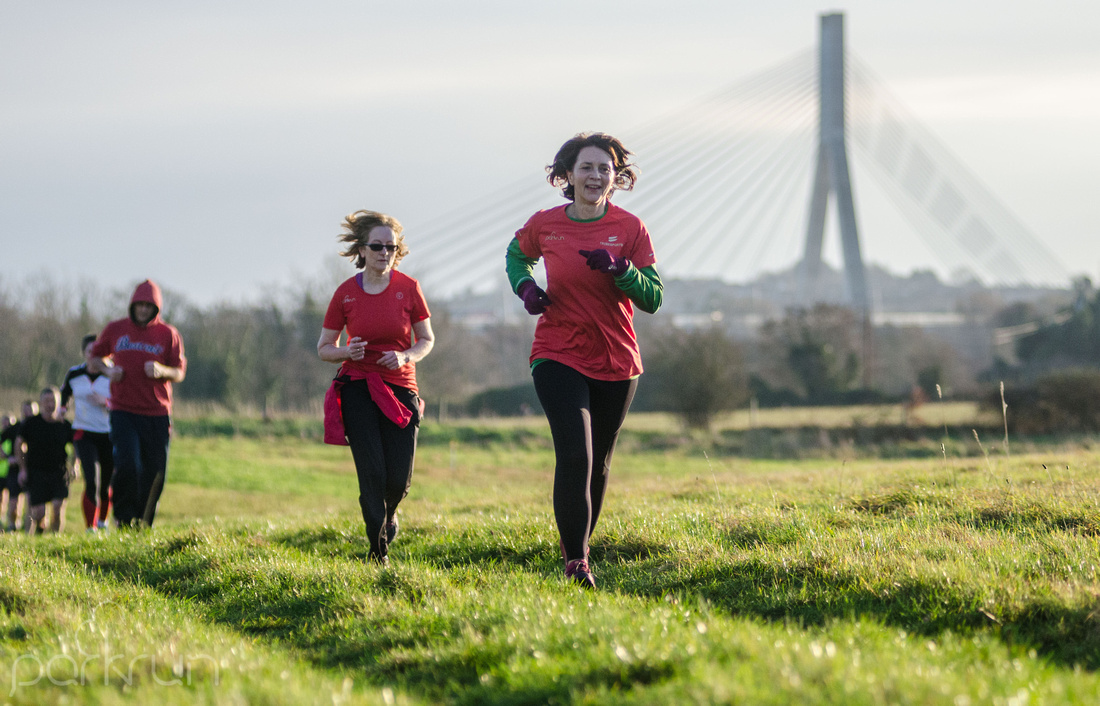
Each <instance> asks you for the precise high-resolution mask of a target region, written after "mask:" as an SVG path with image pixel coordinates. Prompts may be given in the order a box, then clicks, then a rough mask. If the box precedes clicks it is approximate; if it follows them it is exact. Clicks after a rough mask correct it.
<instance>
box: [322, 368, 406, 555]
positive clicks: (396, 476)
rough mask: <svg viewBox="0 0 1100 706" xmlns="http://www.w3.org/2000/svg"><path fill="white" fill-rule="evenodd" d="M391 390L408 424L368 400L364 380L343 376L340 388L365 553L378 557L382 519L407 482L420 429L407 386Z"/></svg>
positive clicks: (383, 547)
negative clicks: (363, 526) (346, 379)
mask: <svg viewBox="0 0 1100 706" xmlns="http://www.w3.org/2000/svg"><path fill="white" fill-rule="evenodd" d="M390 389H392V390H393V394H394V395H395V396H396V397H397V399H398V401H399V402H401V404H403V405H405V406H406V407H407V408H408V409H409V410H410V411H411V412H412V413H413V418H412V419H411V420H409V424H408V426H406V427H405V428H401V427H399V426H397V425H396V424H394V423H393V422H391V421H390V420H389V419H388V418H386V416H385V415H384V414H382V410H380V409H379V408H378V405H376V404H375V403H374V400H372V399H371V397H370V389H369V388H368V387H367V381H366V380H353V381H351V382H347V383H345V384H344V386H343V387H342V388H341V389H340V402H341V411H342V412H343V417H344V433H345V434H346V435H347V438H348V444H349V445H350V446H351V455H352V458H353V459H354V460H355V474H356V475H357V476H359V507H360V508H361V509H362V511H363V522H364V523H366V526H367V539H368V540H370V553H371V556H372V557H373V558H375V559H383V558H385V557H386V555H387V554H388V553H389V547H388V545H387V543H386V525H387V524H388V523H389V522H392V521H393V514H394V513H395V512H396V511H397V505H398V503H400V502H401V501H402V500H403V499H404V498H405V496H406V495H408V493H409V486H410V485H411V484H412V473H413V461H414V457H415V455H416V436H417V432H418V431H419V429H420V409H419V408H420V401H419V399H418V398H417V396H416V393H415V392H413V391H412V390H409V389H408V388H404V387H398V386H397V385H390Z"/></svg>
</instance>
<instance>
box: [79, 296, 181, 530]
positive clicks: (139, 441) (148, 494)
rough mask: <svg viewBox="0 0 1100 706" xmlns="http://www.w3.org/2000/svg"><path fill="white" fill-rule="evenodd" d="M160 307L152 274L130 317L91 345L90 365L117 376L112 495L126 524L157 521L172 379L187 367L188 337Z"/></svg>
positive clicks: (178, 378)
mask: <svg viewBox="0 0 1100 706" xmlns="http://www.w3.org/2000/svg"><path fill="white" fill-rule="evenodd" d="M160 308H161V296H160V288H159V287H157V285H156V284H155V283H154V282H153V281H152V280H148V279H147V280H145V281H144V282H142V283H141V284H139V285H138V286H137V289H135V290H134V296H133V297H131V298H130V316H129V317H127V318H125V319H118V320H116V321H112V322H111V323H109V324H107V326H106V328H104V329H103V333H101V334H99V338H97V339H96V342H95V344H94V346H93V347H92V356H93V358H92V360H91V362H90V364H89V368H95V369H96V371H97V372H102V373H104V374H105V375H106V376H107V377H108V378H110V380H111V443H112V445H113V447H114V455H115V474H114V477H113V478H112V480H111V494H112V500H113V501H114V508H115V510H114V512H115V522H116V523H117V524H118V526H120V527H125V526H129V525H131V524H133V523H135V522H141V523H144V524H145V525H150V526H151V525H152V524H153V518H154V516H155V515H156V512H157V503H158V502H159V501H160V494H161V491H162V490H163V489H164V472H165V469H166V468H167V467H168V441H169V434H170V431H171V424H172V421H171V414H172V383H176V382H182V381H183V378H184V376H185V375H186V374H187V358H186V357H184V355H183V339H182V338H180V334H179V331H177V330H176V329H175V327H174V326H171V325H169V324H166V323H164V321H162V320H161V318H160Z"/></svg>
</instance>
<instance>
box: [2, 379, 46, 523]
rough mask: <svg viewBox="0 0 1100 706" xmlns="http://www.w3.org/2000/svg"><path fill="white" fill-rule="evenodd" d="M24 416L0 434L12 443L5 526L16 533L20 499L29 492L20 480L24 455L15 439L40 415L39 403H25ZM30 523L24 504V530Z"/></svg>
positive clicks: (29, 401)
mask: <svg viewBox="0 0 1100 706" xmlns="http://www.w3.org/2000/svg"><path fill="white" fill-rule="evenodd" d="M22 414H23V417H22V419H20V420H19V421H18V422H16V423H15V424H13V425H12V426H10V427H8V428H7V429H6V430H5V431H4V432H3V433H2V434H0V440H3V441H11V443H12V452H11V457H10V458H9V459H8V477H7V479H6V480H5V486H4V489H5V490H7V491H8V511H7V520H8V522H7V525H6V526H5V530H6V531H8V532H15V531H16V530H17V529H19V526H18V525H16V524H15V518H16V517H18V516H19V497H20V496H21V495H23V494H24V493H26V492H27V488H26V486H25V485H24V484H23V481H22V480H20V478H19V471H20V470H22V466H21V465H20V457H21V456H22V454H21V453H20V452H19V450H18V449H17V448H16V447H15V439H16V438H17V437H18V436H19V430H20V429H22V428H23V422H25V421H27V420H28V419H30V418H31V417H33V416H35V415H36V414H38V403H37V402H35V401H34V400H26V401H25V402H23V410H22ZM30 521H31V516H30V513H29V512H27V507H26V504H25V503H24V506H23V525H22V526H23V529H24V530H26V529H27V527H28V526H29V523H30Z"/></svg>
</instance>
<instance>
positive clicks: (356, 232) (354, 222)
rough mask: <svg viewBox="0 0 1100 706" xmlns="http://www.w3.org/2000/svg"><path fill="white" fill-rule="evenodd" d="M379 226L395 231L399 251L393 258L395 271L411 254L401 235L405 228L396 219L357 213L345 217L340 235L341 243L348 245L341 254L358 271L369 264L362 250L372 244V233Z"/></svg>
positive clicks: (366, 212)
mask: <svg viewBox="0 0 1100 706" xmlns="http://www.w3.org/2000/svg"><path fill="white" fill-rule="evenodd" d="M379 226H385V227H386V228H389V229H390V230H392V231H393V238H394V243H395V244H396V245H397V251H396V252H394V257H393V267H394V269H397V263H399V262H401V260H402V259H403V258H404V257H405V256H406V255H408V254H409V246H408V245H406V244H405V236H404V235H402V234H401V232H402V231H403V230H404V228H403V227H402V225H401V224H400V223H399V222H398V221H397V219H396V218H394V217H393V216H387V215H386V214H384V213H379V212H377V211H366V210H362V211H356V212H355V213H352V214H350V215H348V216H345V217H344V223H343V229H344V232H343V233H341V234H340V242H343V243H347V244H348V246H347V248H345V249H344V251H343V252H342V253H340V254H341V255H343V256H344V257H346V258H349V259H350V260H352V261H353V262H354V263H355V267H356V269H360V270H361V269H363V267H364V266H365V265H366V264H367V261H366V260H365V259H364V258H363V254H362V253H361V252H360V249H362V247H363V246H364V245H366V244H367V243H368V242H370V241H369V239H370V232H371V231H372V230H374V229H375V228H377V227H379Z"/></svg>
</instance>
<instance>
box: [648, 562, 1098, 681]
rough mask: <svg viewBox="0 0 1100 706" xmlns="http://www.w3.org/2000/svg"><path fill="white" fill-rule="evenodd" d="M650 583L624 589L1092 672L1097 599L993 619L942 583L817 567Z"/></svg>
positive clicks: (761, 568)
mask: <svg viewBox="0 0 1100 706" xmlns="http://www.w3.org/2000/svg"><path fill="white" fill-rule="evenodd" d="M653 579H654V580H653V582H652V583H651V584H650V585H649V586H647V587H639V588H637V589H635V590H629V591H627V592H628V593H631V594H636V595H645V596H648V597H652V598H659V597H662V596H666V595H669V594H673V595H675V594H681V595H687V596H691V597H698V598H703V599H705V600H707V601H708V602H710V603H711V604H712V605H713V606H715V607H717V608H720V609H722V610H723V611H725V612H727V613H728V614H731V615H737V616H753V617H758V618H762V619H764V620H768V621H792V622H796V623H798V624H800V625H824V624H826V623H827V622H828V621H829V620H832V619H854V618H861V617H865V618H870V619H873V620H875V621H878V622H881V623H884V624H886V625H891V626H896V627H898V628H902V629H905V630H907V631H910V632H914V633H917V634H921V635H926V636H929V637H935V636H937V635H939V634H942V633H944V632H948V631H950V632H954V633H963V634H965V633H968V632H974V631H978V630H990V631H993V632H994V633H996V634H998V635H999V636H1000V637H1001V639H1003V640H1004V641H1005V642H1006V643H1007V644H1009V645H1017V646H1020V647H1024V648H1033V649H1035V650H1036V651H1038V652H1039V653H1040V654H1042V655H1044V656H1045V657H1046V658H1047V659H1049V660H1051V661H1053V662H1056V663H1058V664H1060V665H1063V666H1070V667H1071V666H1073V665H1080V666H1081V667H1083V668H1086V669H1089V670H1096V669H1098V668H1100V602H1098V603H1097V604H1095V605H1091V606H1066V605H1061V604H1058V603H1056V602H1054V600H1053V599H1052V600H1049V601H1044V600H1043V599H1041V598H1039V599H1036V600H1033V601H1032V602H1030V603H1028V604H1026V605H1024V606H1022V607H1021V608H1019V609H1018V610H1015V611H1010V612H1006V613H1004V614H1001V615H994V614H992V613H991V612H989V611H988V610H987V609H986V608H985V607H984V606H983V605H982V604H981V601H980V600H979V599H978V598H977V597H976V596H974V595H970V594H968V593H966V592H965V591H964V590H961V589H959V588H957V587H955V586H951V585H949V584H948V583H947V582H946V581H944V582H924V581H917V580H912V579H909V580H906V581H904V582H894V583H892V584H890V585H888V586H885V587H883V586H881V585H879V584H871V583H869V582H868V580H867V577H864V576H857V575H849V574H845V573H842V572H838V571H836V570H835V569H832V568H830V567H829V566H828V565H826V564H824V563H817V564H815V563H805V564H791V565H789V566H787V567H783V566H777V565H773V564H770V563H765V562H761V561H759V560H755V559H751V560H747V561H742V562H738V563H734V564H726V565H721V566H709V567H701V568H699V569H698V570H696V571H694V572H691V573H689V574H688V575H686V576H685V575H684V574H683V573H677V572H655V573H654V574H653Z"/></svg>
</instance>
